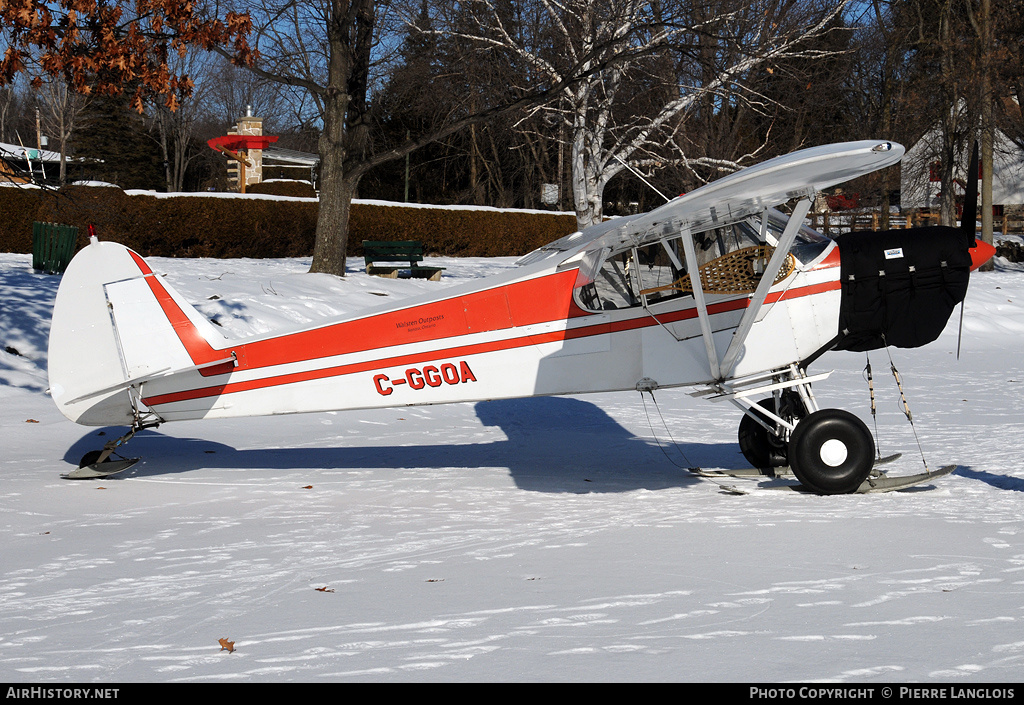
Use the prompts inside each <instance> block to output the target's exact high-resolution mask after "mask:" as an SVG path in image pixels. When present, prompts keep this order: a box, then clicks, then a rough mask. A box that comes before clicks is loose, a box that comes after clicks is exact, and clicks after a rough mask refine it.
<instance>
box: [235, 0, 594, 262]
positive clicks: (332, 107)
mask: <svg viewBox="0 0 1024 705" xmlns="http://www.w3.org/2000/svg"><path fill="white" fill-rule="evenodd" d="M391 9H392V3H389V2H383V1H382V2H378V1H377V0H324V1H323V2H320V3H311V2H308V0H264V3H263V5H262V6H261V7H260V8H259V9H258V10H257V9H253V10H252V11H251V14H252V18H253V23H254V30H253V34H252V35H251V37H250V41H251V42H252V44H253V45H254V46H255V47H256V49H257V50H258V52H259V61H258V62H257V63H256V64H255V65H254V66H253V67H252V69H251V70H252V71H254V72H255V73H256V74H257V75H259V76H261V77H263V78H265V79H268V80H271V81H276V82H278V83H280V84H282V85H284V86H288V87H290V88H292V89H295V90H299V91H302V92H303V93H304V94H305V95H307V96H308V97H309V98H310V100H311V102H312V105H313V107H314V108H315V110H316V113H317V118H318V120H319V121H320V124H321V133H320V140H319V153H320V208H319V215H318V219H317V229H316V242H315V245H314V251H313V264H312V266H311V271H314V272H328V273H332V274H336V275H339V276H343V275H344V273H345V255H346V248H347V244H348V221H349V211H350V208H351V203H352V198H353V197H354V195H355V194H356V190H357V188H358V185H359V182H360V180H361V179H362V177H363V175H364V174H366V172H367V171H368V170H369V169H372V168H373V167H375V166H377V165H379V164H382V163H385V162H387V161H390V160H393V159H399V158H401V157H404V156H405V155H406V154H408V153H410V152H412V151H413V150H415V149H418V148H420V147H422V146H424V145H427V144H430V143H433V142H436V141H438V140H441V139H444V138H446V137H447V136H449V135H452V134H454V133H456V132H458V131H460V130H462V129H464V128H466V127H469V126H470V125H473V124H479V123H482V122H484V121H486V120H488V119H490V118H491V117H493V116H495V115H497V114H502V113H506V112H514V111H516V110H521V109H526V108H530V107H532V106H536V105H540V104H543V103H545V102H548V101H550V100H552V99H554V98H556V97H557V96H559V95H560V94H561V93H562V91H564V90H565V88H566V87H567V86H569V85H571V84H572V83H573V82H575V81H577V80H579V77H580V75H581V74H586V73H587V72H589V71H592V70H594V68H593V67H591V66H590V64H589V62H584V61H576V62H575V64H574V66H573V67H571V68H570V69H568V70H566V71H562V72H560V74H559V76H558V77H552V76H544V77H538V78H537V80H536V81H534V82H531V84H530V86H529V88H528V90H527V91H525V92H524V93H523V94H521V95H520V96H518V97H517V98H516V99H514V100H512V101H510V102H508V103H503V104H489V105H483V104H478V105H476V106H475V108H474V110H473V112H472V113H469V114H461V115H458V116H452V118H451V119H448V120H445V121H444V122H443V123H442V124H438V125H436V126H434V127H433V128H432V129H431V130H430V131H429V132H427V133H424V134H420V135H410V137H409V139H407V140H405V141H404V142H403V143H401V144H398V145H396V146H394V147H391V148H389V149H384V150H379V151H371V149H370V146H371V142H370V127H371V119H370V107H371V105H370V96H371V84H372V81H373V80H374V76H373V74H372V69H373V67H374V65H375V61H378V60H380V59H381V57H386V56H387V54H388V50H387V49H388V45H387V43H384V42H381V41H380V39H381V36H382V35H386V36H389V37H390V36H391V35H390V29H391V24H390V22H391V21H392V20H393V18H394V16H393V15H391V14H388V10H391ZM218 51H221V52H223V53H226V50H224V49H223V48H221V49H218Z"/></svg>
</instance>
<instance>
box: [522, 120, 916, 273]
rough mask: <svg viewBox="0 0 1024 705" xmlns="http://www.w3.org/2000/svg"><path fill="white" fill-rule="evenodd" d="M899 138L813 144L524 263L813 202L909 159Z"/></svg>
mask: <svg viewBox="0 0 1024 705" xmlns="http://www.w3.org/2000/svg"><path fill="white" fill-rule="evenodd" d="M904 151H905V150H904V148H903V146H902V145H900V144H897V143H895V142H879V141H877V140H862V141H859V142H845V143H841V144H830V145H823V146H821V147H811V148H809V149H803V150H800V151H798V152H793V153H791V154H786V155H783V156H781V157H776V158H775V159H770V160H768V161H765V162H762V163H760V164H757V165H754V166H751V167H747V168H745V169H741V170H740V171H737V172H734V173H732V174H729V175H728V176H724V177H722V178H721V179H718V180H716V181H713V182H711V183H710V184H707V185H706V186H702V187H701V188H698V189H696V190H694V191H691V192H690V193H688V194H685V195H682V196H678V197H676V198H674V199H672V200H671V201H669V202H668V203H666V204H665V205H663V206H660V207H658V208H655V209H654V210H651V211H648V212H647V213H641V214H638V215H635V216H630V217H626V218H612V219H611V220H608V221H606V222H604V223H601V224H599V225H594V226H592V227H589V228H587V229H586V230H583V231H581V232H576V233H573V234H571V235H568V236H566V237H564V238H562V239H560V240H556V241H555V242H552V243H551V244H549V245H545V246H544V247H541V248H540V249H539V250H536V251H535V252H533V253H531V254H529V255H527V256H525V257H524V258H523V259H521V260H520V262H521V263H523V264H528V263H530V262H534V261H537V260H538V259H540V258H543V257H548V256H552V255H553V254H554V253H562V252H576V251H579V250H581V249H594V248H595V247H615V246H618V245H621V244H625V243H631V244H635V245H643V244H645V243H648V242H652V241H656V240H658V239H660V238H661V237H662V236H663V235H664V234H665V233H666V232H669V231H670V229H672V228H676V229H678V228H680V227H686V228H688V229H689V230H690V231H691V232H700V231H702V230H706V229H707V228H709V227H712V226H713V225H714V224H716V223H727V222H735V221H739V220H742V219H744V218H747V217H748V216H750V215H754V214H757V213H759V212H761V211H763V210H765V209H766V208H773V207H775V206H778V205H780V204H783V203H786V202H788V201H791V200H793V199H806V200H809V201H811V202H813V200H814V196H815V194H816V193H817V192H818V191H821V190H822V189H825V188H828V187H830V186H834V185H836V184H840V183H843V182H845V181H849V180H850V179H854V178H856V177H858V176H863V175H864V174H869V173H871V172H873V171H877V170H878V169H884V168H885V167H887V166H892V165H893V164H896V163H897V162H899V161H900V159H902V158H903V154H904Z"/></svg>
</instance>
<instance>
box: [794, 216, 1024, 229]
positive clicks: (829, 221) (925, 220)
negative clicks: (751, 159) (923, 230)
mask: <svg viewBox="0 0 1024 705" xmlns="http://www.w3.org/2000/svg"><path fill="white" fill-rule="evenodd" d="M807 219H808V220H809V221H810V226H811V227H812V228H814V229H815V230H817V231H818V232H820V233H822V234H824V235H839V234H840V233H845V232H849V231H850V230H881V229H882V228H883V226H882V214H881V213H879V212H878V211H874V212H863V211H861V212H854V211H835V212H828V213H811V214H809V215H808V216H807ZM938 224H939V214H938V213H933V212H928V211H919V212H913V213H906V214H903V213H900V214H897V213H892V214H890V215H889V228H890V229H894V230H895V229H903V228H915V227H918V226H925V225H938ZM957 225H959V222H958V223H957ZM978 229H979V230H980V229H981V221H980V220H979V221H978ZM992 230H993V232H994V233H997V234H999V233H1002V234H1003V235H1021V234H1024V215H1021V214H1016V215H1015V214H1005V215H997V216H994V217H993V225H992Z"/></svg>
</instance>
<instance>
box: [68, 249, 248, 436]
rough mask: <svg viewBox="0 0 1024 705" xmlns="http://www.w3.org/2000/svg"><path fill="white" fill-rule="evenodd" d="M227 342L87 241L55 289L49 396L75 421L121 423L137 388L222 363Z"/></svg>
mask: <svg viewBox="0 0 1024 705" xmlns="http://www.w3.org/2000/svg"><path fill="white" fill-rule="evenodd" d="M227 344H228V341H227V339H226V338H225V337H224V336H223V335H222V334H221V333H220V332H219V331H217V329H216V327H215V326H213V325H212V324H210V322H209V321H207V320H206V319H205V318H204V317H203V316H202V314H200V313H199V312H198V311H196V309H195V308H194V307H193V306H191V305H190V304H189V303H188V302H187V301H185V300H184V298H183V297H182V296H181V295H180V294H178V293H177V292H176V291H174V290H173V288H171V287H170V285H168V284H167V283H166V282H163V281H162V280H161V279H160V277H158V276H157V275H156V274H154V273H153V271H152V270H151V269H150V268H149V266H148V265H147V264H146V262H145V260H143V259H142V257H140V256H139V255H138V254H136V253H135V252H133V251H131V250H129V249H128V248H127V247H124V246H123V245H120V244H118V243H115V242H100V241H98V240H97V239H95V238H92V241H91V243H90V244H89V245H88V246H87V247H85V248H84V249H83V250H81V251H80V252H79V253H78V254H77V255H76V256H75V258H74V259H73V260H72V261H71V264H70V265H68V268H67V270H66V271H65V273H64V275H63V277H62V278H61V283H60V287H59V289H58V291H57V299H56V302H55V303H54V308H53V321H52V324H51V326H50V341H49V353H48V357H49V382H50V396H51V397H52V398H53V400H54V402H55V403H56V405H57V407H58V408H59V409H60V411H61V413H63V414H64V416H66V417H67V418H69V419H70V420H72V421H74V422H76V423H80V424H84V425H87V426H106V425H129V424H132V423H133V422H134V421H135V418H136V408H137V402H136V400H137V397H138V395H137V390H138V388H139V387H140V386H141V385H142V384H144V383H145V382H146V381H148V380H151V379H156V378H159V377H164V376H167V375H171V374H175V373H178V372H182V371H186V370H196V369H203V368H206V367H212V366H215V365H219V364H225V363H230V362H231V361H232V359H231V357H230V356H229V355H225V354H224V352H223V350H222V349H223V348H224V347H226V345H227ZM217 348H221V350H218V349H217ZM225 358H226V359H225ZM133 388H134V389H135V390H136V393H135V396H134V397H133V395H132V389H133Z"/></svg>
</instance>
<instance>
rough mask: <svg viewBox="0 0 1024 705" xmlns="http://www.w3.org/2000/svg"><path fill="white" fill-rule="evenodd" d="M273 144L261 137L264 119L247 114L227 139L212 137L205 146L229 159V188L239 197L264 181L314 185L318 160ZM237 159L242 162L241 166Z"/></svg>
mask: <svg viewBox="0 0 1024 705" xmlns="http://www.w3.org/2000/svg"><path fill="white" fill-rule="evenodd" d="M276 141H277V137H273V136H269V135H264V134H263V118H261V117H254V116H253V115H252V111H251V110H250V111H249V112H248V114H247V115H246V116H245V117H243V118H240V119H239V120H238V123H237V124H236V125H235V126H234V127H232V128H231V129H230V130H228V134H227V135H225V136H223V137H215V138H213V139H211V140H208V142H207V143H208V144H209V145H210V147H211V148H213V149H216V150H218V151H221V152H223V153H224V154H226V155H227V156H228V184H229V185H230V186H231V187H232V188H234V189H236V190H238V191H240V192H242V193H245V190H246V187H247V186H251V185H253V184H259V183H262V182H263V181H267V180H277V181H279V180H289V181H303V182H307V183H309V184H314V183H315V181H316V168H317V166H318V165H319V163H320V157H319V156H318V155H316V154H308V153H306V152H298V151H295V150H292V149H283V148H281V147H275V146H271V145H272V143H273V142H276ZM236 157H239V158H242V159H244V160H245V161H244V162H240V161H238V159H236ZM242 180H244V182H245V183H244V184H243V183H241V181H242Z"/></svg>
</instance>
